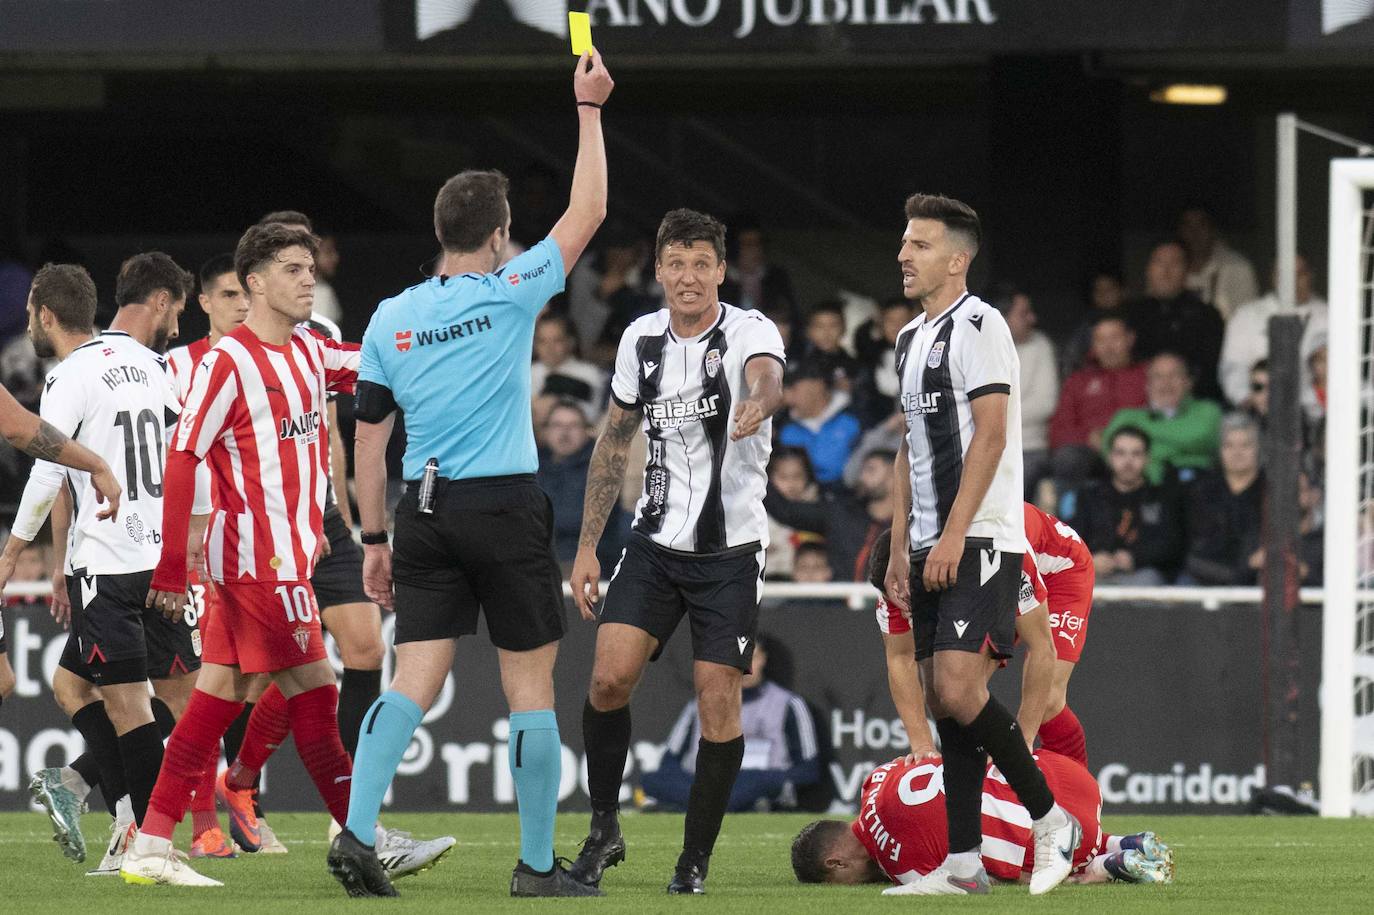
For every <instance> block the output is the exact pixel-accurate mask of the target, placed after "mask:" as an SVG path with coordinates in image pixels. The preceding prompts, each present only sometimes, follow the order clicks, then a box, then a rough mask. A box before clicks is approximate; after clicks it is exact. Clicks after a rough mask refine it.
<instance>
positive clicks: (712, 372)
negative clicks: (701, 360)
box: [706, 349, 720, 378]
mask: <svg viewBox="0 0 1374 915" xmlns="http://www.w3.org/2000/svg"><path fill="white" fill-rule="evenodd" d="M719 373H720V350H718V349H713V350H711V351H710V352H708V353H707V354H706V377H707V378H715V377H716V375H717V374H719Z"/></svg>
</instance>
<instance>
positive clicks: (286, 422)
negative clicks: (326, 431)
mask: <svg viewBox="0 0 1374 915" xmlns="http://www.w3.org/2000/svg"><path fill="white" fill-rule="evenodd" d="M278 435H279V436H280V437H281V440H282V441H286V440H287V439H288V438H299V439H304V444H307V445H309V444H312V443H314V442H317V441H319V438H320V411H319V410H311V411H310V412H309V413H302V414H301V415H300V416H297V417H295V418H291V417H287V418H285V419H283V420H282V421H281V429H280V431H279V432H278Z"/></svg>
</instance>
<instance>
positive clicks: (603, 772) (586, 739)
mask: <svg viewBox="0 0 1374 915" xmlns="http://www.w3.org/2000/svg"><path fill="white" fill-rule="evenodd" d="M582 744H583V746H584V747H585V748H586V752H587V794H588V795H589V796H590V797H591V799H592V815H593V822H595V821H597V820H606V819H610V820H614V819H615V814H616V811H618V810H619V809H620V783H621V781H622V780H623V779H624V777H625V757H626V756H628V755H629V752H630V707H629V706H628V705H627V706H625V707H624V708H618V709H614V710H612V711H609V712H598V711H597V710H596V709H594V708H593V707H592V703H591V700H590V699H588V700H587V702H586V704H585V705H583V706H582Z"/></svg>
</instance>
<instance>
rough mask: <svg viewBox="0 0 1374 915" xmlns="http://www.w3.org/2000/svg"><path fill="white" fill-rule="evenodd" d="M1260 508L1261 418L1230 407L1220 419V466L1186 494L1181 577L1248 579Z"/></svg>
mask: <svg viewBox="0 0 1374 915" xmlns="http://www.w3.org/2000/svg"><path fill="white" fill-rule="evenodd" d="M1263 509H1264V475H1263V474H1262V473H1261V472H1260V429H1259V424H1258V423H1256V422H1255V420H1254V419H1253V418H1251V417H1250V416H1248V415H1247V414H1245V413H1232V414H1230V415H1229V416H1227V417H1226V418H1225V419H1224V420H1222V423H1221V461H1220V466H1219V467H1218V468H1217V469H1216V470H1213V471H1208V472H1206V473H1203V474H1202V475H1201V476H1199V477H1198V479H1197V481H1196V482H1195V483H1194V484H1193V488H1192V492H1191V494H1190V499H1189V509H1188V540H1189V548H1188V558H1187V561H1186V563H1185V567H1184V568H1185V572H1184V574H1185V576H1186V578H1187V581H1186V582H1185V583H1187V584H1199V585H1243V584H1252V583H1253V582H1254V579H1255V575H1254V572H1253V571H1251V569H1250V568H1249V560H1250V556H1251V554H1252V553H1253V552H1254V550H1255V548H1256V547H1257V546H1258V545H1259V542H1260V521H1261V518H1262V513H1263Z"/></svg>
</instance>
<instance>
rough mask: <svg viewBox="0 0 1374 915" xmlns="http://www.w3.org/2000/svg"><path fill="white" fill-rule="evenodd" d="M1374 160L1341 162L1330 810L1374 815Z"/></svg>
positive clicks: (1336, 213)
mask: <svg viewBox="0 0 1374 915" xmlns="http://www.w3.org/2000/svg"><path fill="white" fill-rule="evenodd" d="M1371 195H1374V159H1335V160H1332V162H1331V197H1330V241H1329V249H1328V251H1329V263H1328V273H1327V276H1328V287H1329V288H1328V298H1329V303H1330V304H1329V307H1330V320H1329V327H1330V333H1329V335H1328V340H1327V411H1326V480H1325V483H1326V506H1325V508H1326V511H1325V528H1326V530H1325V543H1324V551H1325V589H1324V590H1325V592H1326V595H1325V596H1326V600H1325V605H1324V608H1323V613H1324V615H1323V619H1322V681H1321V682H1322V686H1321V709H1322V720H1321V769H1320V785H1321V792H1320V798H1321V813H1322V815H1323V816H1336V817H1345V816H1350V815H1351V814H1352V813H1364V814H1374V702H1371V698H1374V598H1371V595H1370V593H1369V591H1368V587H1369V582H1368V581H1367V580H1366V579H1367V578H1369V577H1370V576H1371V572H1374V569H1370V568H1366V567H1367V566H1369V565H1370V558H1369V557H1370V551H1369V550H1368V547H1369V545H1370V543H1371V542H1374V532H1372V531H1370V530H1369V527H1370V524H1369V521H1370V520H1374V428H1371V422H1374V415H1371V412H1370V410H1369V409H1368V405H1369V390H1370V383H1371V359H1374V352H1371V336H1370V335H1371V329H1372V328H1371V318H1374V315H1372V314H1371V311H1372V310H1374V302H1371V295H1372V294H1374V284H1372V283H1371V274H1372V273H1374V267H1372V266H1371V262H1372V261H1374V209H1371V206H1370V203H1369V200H1370V197H1371Z"/></svg>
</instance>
